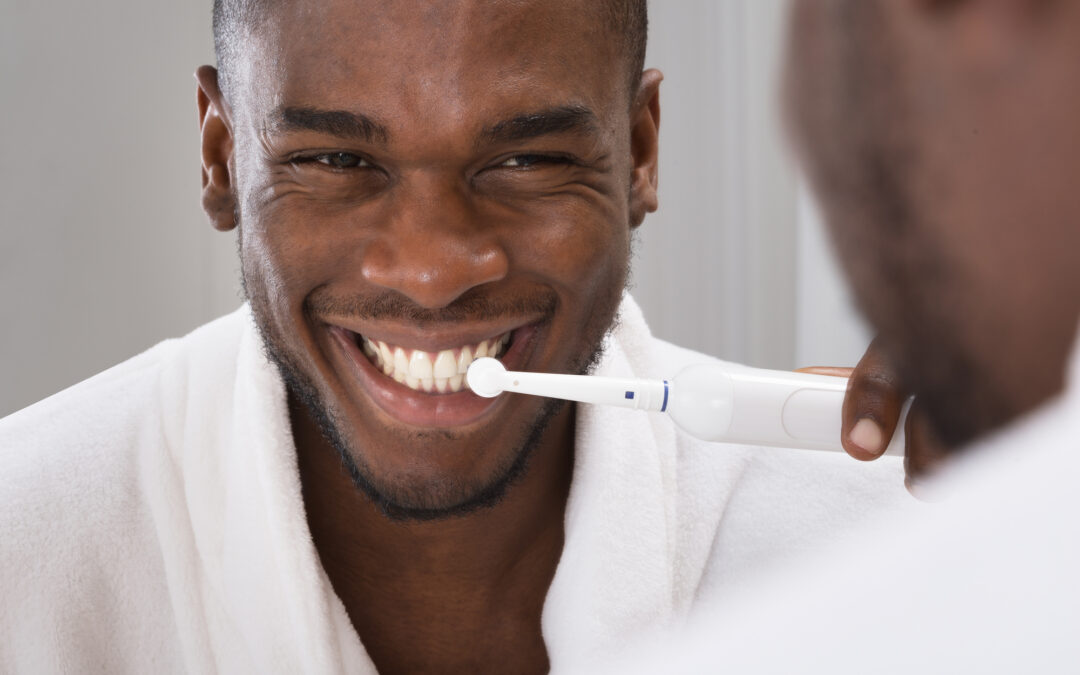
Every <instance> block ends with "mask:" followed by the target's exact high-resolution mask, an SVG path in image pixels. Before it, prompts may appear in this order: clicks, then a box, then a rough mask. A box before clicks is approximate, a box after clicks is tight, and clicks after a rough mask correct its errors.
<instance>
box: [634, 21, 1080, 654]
mask: <svg viewBox="0 0 1080 675" xmlns="http://www.w3.org/2000/svg"><path fill="white" fill-rule="evenodd" d="M793 6H794V12H793V21H792V32H791V45H790V53H789V77H788V85H789V89H788V94H789V97H788V98H789V109H790V111H791V113H792V121H793V129H794V131H795V133H796V137H797V139H798V145H799V148H800V154H801V155H802V157H803V160H804V163H805V165H806V166H807V168H808V171H809V175H810V177H811V180H812V182H813V185H814V187H815V189H816V190H817V192H818V195H819V196H820V198H821V200H822V203H823V206H824V209H825V213H826V215H827V218H828V222H829V225H830V227H831V230H832V233H833V237H834V241H835V243H836V245H837V248H838V250H839V252H840V254H841V259H842V262H843V265H844V267H845V270H846V272H847V274H848V277H849V278H850V280H851V282H852V286H853V288H854V290H855V293H856V296H857V297H858V300H859V304H860V307H861V308H862V311H863V312H864V313H865V314H866V316H867V317H869V318H870V320H871V321H872V322H873V324H874V325H875V327H876V328H878V329H879V330H880V336H881V342H882V344H884V345H885V346H886V357H887V358H889V359H892V360H894V362H896V363H897V364H899V366H900V373H901V375H902V377H903V378H904V379H905V380H907V381H908V382H910V383H911V385H912V387H913V389H914V391H915V392H916V395H917V396H918V397H919V399H920V400H922V401H924V402H925V403H927V408H926V410H927V411H928V413H929V416H928V418H929V428H930V431H931V433H933V434H934V435H935V436H936V437H937V438H939V439H941V441H942V442H943V447H944V448H945V449H946V452H945V453H944V456H943V457H941V458H939V465H940V467H939V471H940V474H939V476H938V479H937V480H936V481H933V482H932V483H931V484H930V485H929V486H927V487H930V488H933V491H934V492H935V493H936V495H937V497H938V498H939V499H940V498H944V499H945V500H946V501H945V502H944V503H941V504H938V505H935V506H934V507H933V508H929V509H927V510H926V511H925V512H923V513H921V514H919V515H918V516H917V517H909V518H906V519H897V520H889V521H887V522H885V523H878V524H876V531H875V532H867V533H865V536H864V537H863V538H861V539H855V540H854V541H856V542H858V546H848V547H845V548H840V549H837V550H835V551H832V552H831V554H830V555H823V556H821V557H819V558H817V559H815V560H813V561H810V562H805V561H804V562H803V563H802V565H801V566H800V567H798V568H795V569H792V570H791V571H790V572H789V574H788V575H786V576H778V577H776V578H773V579H771V580H770V581H769V583H768V584H765V585H763V586H762V587H759V588H756V589H746V595H745V596H744V598H743V601H742V602H741V603H731V604H728V605H727V606H726V607H724V608H717V611H718V612H720V616H719V617H718V618H717V617H713V618H712V619H710V620H702V621H700V623H698V624H697V625H696V627H695V628H694V629H693V631H692V632H693V637H692V638H690V639H689V641H690V642H691V643H692V645H693V646H692V648H691V649H687V648H686V647H687V645H685V644H680V646H679V647H678V648H676V649H673V650H664V651H663V656H662V657H658V658H660V659H661V660H662V662H663V663H664V667H665V669H666V670H667V672H720V671H728V672H744V673H747V672H770V673H771V672H793V671H798V672H829V673H865V672H875V673H911V672H933V673H956V672H972V673H1018V672H1032V673H1035V672H1037V673H1057V672H1068V673H1074V672H1077V668H1078V667H1080V641H1078V640H1077V635H1080V611H1078V608H1080V582H1078V581H1077V579H1076V570H1077V569H1078V568H1080V519H1078V514H1080V496H1078V492H1077V490H1076V475H1077V472H1078V471H1080V455H1078V454H1077V438H1078V436H1080V335H1078V334H1077V323H1078V321H1080V253H1078V252H1080V215H1078V214H1080V191H1077V189H1076V186H1075V182H1076V176H1078V175H1080V125H1078V124H1077V120H1078V119H1080V3H1076V2H1054V1H1047V2H1042V1H1037V0H1015V1H1005V2H997V1H992V0H956V1H953V2H896V1H894V0H800V1H799V2H796V3H794V5H793ZM777 646H782V647H781V648H777ZM670 653H678V654H681V655H683V656H682V658H683V660H682V662H681V663H680V664H678V665H673V664H671V663H670V662H669V661H670V660H669V659H668V658H667V655H668V654H670ZM636 665H638V666H640V665H642V664H641V662H639V663H638V664H636ZM649 665H655V664H649V663H647V664H645V666H644V668H642V670H641V671H640V672H651V671H650V670H649Z"/></svg>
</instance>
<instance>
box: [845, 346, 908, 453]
mask: <svg viewBox="0 0 1080 675" xmlns="http://www.w3.org/2000/svg"><path fill="white" fill-rule="evenodd" d="M906 398H907V392H906V391H904V389H903V386H902V385H901V383H900V377H899V375H898V374H897V373H896V369H895V368H893V366H892V364H891V363H890V362H889V360H888V359H887V358H886V357H885V354H884V353H883V351H882V350H881V348H880V345H879V344H878V341H877V340H874V341H873V342H871V343H870V346H869V347H868V348H867V350H866V354H864V355H863V357H862V359H861V360H860V361H859V364H858V365H857V366H855V370H854V371H853V372H852V374H851V378H850V379H849V380H848V391H847V395H846V396H845V397H844V412H843V422H842V425H841V434H842V435H841V442H842V443H843V444H844V450H846V451H847V453H848V454H849V455H851V456H852V457H854V458H855V459H859V460H863V461H868V460H872V459H877V458H878V457H880V456H881V455H882V453H884V452H885V449H886V448H887V447H888V445H889V441H890V440H891V439H892V436H893V432H895V431H896V425H897V422H898V421H899V419H900V410H901V408H903V405H904V400H905V399H906Z"/></svg>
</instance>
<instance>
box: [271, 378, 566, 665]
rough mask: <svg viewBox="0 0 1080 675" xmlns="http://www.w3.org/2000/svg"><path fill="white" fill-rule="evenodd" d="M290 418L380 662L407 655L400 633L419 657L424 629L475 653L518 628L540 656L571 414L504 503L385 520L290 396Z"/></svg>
mask: <svg viewBox="0 0 1080 675" xmlns="http://www.w3.org/2000/svg"><path fill="white" fill-rule="evenodd" d="M290 412H291V416H292V426H293V434H294V438H295V441H296V446H297V457H298V462H299V468H300V477H301V483H302V485H303V495H304V504H305V507H306V509H307V519H308V525H309V527H310V529H311V534H312V538H313V540H314V542H315V546H316V549H317V550H318V553H319V557H320V559H321V562H322V564H323V567H324V569H325V570H326V572H327V576H328V577H329V578H330V580H331V582H332V584H333V586H334V590H335V591H336V592H337V594H338V596H339V597H340V598H341V599H342V601H343V603H344V604H345V606H346V609H347V610H348V612H349V616H350V619H351V620H352V622H353V625H354V627H356V629H357V631H358V632H359V633H360V636H361V639H362V641H363V642H364V644H365V646H366V647H368V650H369V652H370V653H371V655H372V658H373V659H375V661H376V665H379V666H380V668H381V667H382V664H380V660H381V661H382V662H383V663H384V664H386V665H388V666H389V665H391V664H392V663H393V662H394V659H395V658H396V657H397V656H400V654H395V653H394V651H393V650H394V645H396V640H397V639H398V638H399V636H406V637H408V638H409V639H410V640H411V646H405V647H403V648H405V649H411V650H414V651H415V650H419V649H421V643H422V642H423V641H424V639H425V638H424V636H420V635H417V629H416V626H417V625H424V626H425V627H426V628H425V630H430V631H436V630H438V631H442V632H441V633H440V634H438V635H434V634H433V635H429V636H427V639H429V640H430V642H432V643H437V642H440V641H443V640H446V639H458V638H461V639H463V640H464V644H466V645H473V647H472V648H473V649H476V648H477V647H476V638H475V637H474V636H475V635H476V634H489V631H491V630H492V626H491V624H495V626H496V627H498V628H499V629H501V632H502V636H501V637H500V641H501V642H502V643H503V645H509V644H511V643H512V639H510V638H508V636H507V635H506V630H507V628H506V627H507V626H515V627H516V628H515V629H514V630H515V631H516V632H515V635H514V636H513V637H514V638H517V637H521V638H523V639H525V640H527V641H529V644H530V645H531V648H532V649H533V652H534V653H533V655H534V656H537V654H536V653H535V652H536V651H537V650H538V651H539V656H542V655H543V642H542V639H541V638H540V614H541V611H542V609H543V601H544V598H545V597H546V595H547V589H548V587H549V586H550V584H551V580H552V577H553V576H554V573H555V567H556V565H557V563H558V560H559V558H560V556H561V554H562V544H563V517H564V513H565V508H566V499H567V496H568V493H569V488H570V477H571V470H572V466H573V426H574V425H573V419H574V409H573V407H571V406H566V407H565V408H563V410H562V411H561V412H560V413H559V414H558V415H557V416H556V417H555V418H554V419H553V420H552V422H551V424H550V425H549V426H548V428H547V431H546V432H545V435H544V438H543V439H542V440H541V442H540V444H539V446H538V447H536V448H535V450H534V451H533V455H532V456H531V458H530V462H529V467H528V470H527V471H526V472H525V474H524V475H523V476H522V477H521V478H520V479H519V481H518V482H516V483H515V484H514V485H512V486H511V487H510V488H509V489H508V491H507V493H506V495H505V497H504V498H503V499H502V500H501V501H500V502H498V503H497V504H496V505H494V506H492V507H489V508H484V509H480V510H477V511H475V512H473V513H469V514H466V515H460V516H454V517H449V518H446V519H440V520H432V521H424V522H418V521H395V520H390V519H389V518H387V517H386V516H385V515H384V514H383V513H382V512H381V511H380V510H379V509H378V507H377V506H375V505H374V504H373V503H372V501H371V500H370V499H369V498H368V497H367V496H366V495H365V494H363V493H362V492H360V491H359V490H358V489H357V488H356V486H355V485H354V484H353V482H352V479H351V478H350V477H349V476H348V474H347V473H346V472H345V471H344V470H343V469H342V464H341V459H340V458H339V457H338V454H337V451H336V450H335V449H334V448H333V447H331V446H330V444H329V443H328V442H327V441H326V440H325V439H324V438H323V437H322V436H321V434H319V432H318V430H317V428H316V427H315V425H314V423H313V422H312V421H311V420H310V419H309V418H308V415H307V412H306V410H304V409H303V408H302V406H300V405H298V404H297V403H296V402H295V401H292V400H291V399H290ZM395 627H396V628H395ZM440 627H441V628H440ZM447 627H449V628H447ZM454 631H456V632H457V633H456V634H455V635H448V634H446V633H447V632H454ZM490 634H491V635H497V634H499V631H495V632H490ZM379 650H385V651H384V652H383V653H376V652H378V651H379ZM521 652H522V653H528V652H529V647H528V646H526V648H523V649H522V650H521ZM539 656H538V657H537V658H539ZM438 658H440V659H442V660H443V661H444V662H448V660H449V659H450V658H451V657H450V655H447V654H445V653H443V654H440V655H439V656H438ZM534 660H535V659H534ZM410 665H411V667H413V668H416V667H422V664H419V663H417V662H412V663H411V664H410ZM389 670H394V668H389Z"/></svg>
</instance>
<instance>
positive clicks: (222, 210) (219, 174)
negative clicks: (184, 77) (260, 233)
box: [195, 66, 236, 232]
mask: <svg viewBox="0 0 1080 675" xmlns="http://www.w3.org/2000/svg"><path fill="white" fill-rule="evenodd" d="M195 80H196V82H198V85H199V87H198V94H197V98H198V105H199V132H200V137H201V140H202V204H203V210H204V211H206V215H207V216H209V217H210V224H211V225H213V226H214V229H217V230H220V231H222V232H228V231H229V230H231V229H233V228H234V227H236V195H235V193H234V191H233V185H234V181H233V178H232V167H233V161H232V154H233V133H232V122H231V120H230V117H229V115H230V112H229V109H228V106H227V104H226V102H225V97H224V96H223V95H222V93H221V88H220V87H219V86H218V72H217V69H216V68H214V67H212V66H202V67H201V68H199V69H198V70H196V71H195Z"/></svg>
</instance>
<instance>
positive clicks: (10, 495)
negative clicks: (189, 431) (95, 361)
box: [0, 311, 247, 671]
mask: <svg viewBox="0 0 1080 675" xmlns="http://www.w3.org/2000/svg"><path fill="white" fill-rule="evenodd" d="M246 316H247V315H246V313H245V312H244V311H240V312H236V313H234V314H231V315H229V316H227V317H223V318H222V319H219V320H217V321H214V322H211V323H209V324H207V325H205V326H203V327H201V328H199V329H197V330H196V331H194V332H192V333H191V334H189V335H187V336H185V337H183V338H180V339H175V340H167V341H165V342H162V343H160V344H158V345H156V346H154V347H152V348H151V349H149V350H147V351H146V352H144V353H142V354H140V355H138V356H135V357H134V358H132V359H129V360H128V361H125V362H124V363H121V364H119V365H117V366H115V367H113V368H110V369H109V370H106V371H104V372H102V373H100V374H98V375H96V376H94V377H91V378H90V379H88V380H85V381H83V382H81V383H79V384H76V385H75V386H73V387H70V388H68V389H66V390H64V391H62V392H60V393H58V394H56V395H54V396H51V397H49V398H47V399H45V400H43V401H41V402H39V403H37V404H34V405H32V406H30V407H28V408H26V409H24V410H21V411H19V412H17V413H15V414H13V415H11V416H9V417H7V418H5V419H3V420H0V625H7V626H9V628H10V630H8V631H6V632H7V634H6V635H5V636H4V639H3V642H5V643H6V645H7V646H12V647H15V646H18V645H21V646H19V647H18V651H16V652H13V655H14V656H16V657H19V658H29V659H31V661H33V662H35V663H37V662H38V661H35V659H39V660H40V662H41V663H47V662H51V661H50V660H51V659H55V658H60V656H59V655H62V654H68V655H70V656H71V657H72V658H75V659H77V660H78V662H80V663H82V664H83V665H84V666H88V664H92V663H94V664H98V666H100V667H98V666H95V667H93V668H88V669H93V670H98V669H100V670H102V671H105V670H114V669H115V668H116V667H119V666H117V664H118V663H119V661H123V660H125V659H127V658H128V657H131V659H134V660H133V661H131V662H132V663H135V662H141V661H140V660H139V659H140V658H141V657H140V656H139V654H138V653H137V651H138V649H137V646H138V645H146V644H155V645H157V647H155V649H158V650H159V652H160V653H162V654H164V653H165V652H166V651H168V650H171V649H173V648H174V647H175V645H174V644H173V642H171V641H170V640H171V638H170V637H169V636H170V635H172V634H173V633H174V632H175V627H174V626H173V622H174V620H175V619H174V617H173V615H172V611H173V610H172V608H171V604H170V603H171V599H170V595H169V590H168V587H167V575H166V574H165V571H164V569H165V564H166V562H165V557H164V551H163V547H165V546H166V544H163V543H162V542H163V541H164V540H168V539H169V537H170V536H171V535H170V530H171V528H175V527H176V526H177V525H179V526H180V527H181V529H182V527H183V519H181V520H176V519H175V518H174V519H173V520H172V521H170V520H168V518H166V517H165V516H167V515H168V514H165V516H163V512H162V510H161V508H160V504H161V503H162V500H166V499H169V498H170V497H169V495H176V494H177V493H178V491H179V493H180V494H182V493H183V484H182V481H181V480H180V475H181V472H182V471H183V468H182V467H181V466H179V465H178V463H177V462H176V461H175V459H174V458H173V457H172V456H171V455H170V439H169V436H170V433H172V431H171V429H175V428H177V427H180V428H182V427H184V426H187V425H189V424H194V425H195V426H198V425H199V424H201V423H202V420H201V419H196V415H195V412H196V411H197V410H201V409H202V408H197V407H196V405H195V404H194V403H193V402H195V401H198V400H199V399H201V398H203V397H204V396H205V393H204V392H200V391H197V390H196V389H195V388H193V387H192V386H191V383H192V382H193V381H195V380H198V379H199V378H207V379H209V373H216V377H217V378H218V381H219V382H221V381H224V382H226V384H227V383H228V382H229V381H230V372H231V371H230V369H229V365H228V364H229V360H230V359H233V360H235V351H236V349H237V346H236V343H237V342H238V341H239V337H240V335H241V333H242V331H243V327H244V325H245V321H246ZM219 388H221V387H219ZM155 505H156V506H155ZM178 509H179V510H181V511H182V507H178ZM181 515H182V514H181ZM35 626H36V627H37V628H36V629H35V628H34V627H35ZM35 633H40V634H35ZM128 648H132V649H136V652H132V653H130V654H129V653H128V652H125V651H124V650H125V649H128ZM5 649H6V646H5V645H0V652H3V651H4V650H5ZM125 654H126V656H125ZM143 656H145V655H143ZM118 660H119V661H118ZM102 664H112V665H102ZM0 669H2V667H0ZM47 669H49V668H47Z"/></svg>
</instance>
